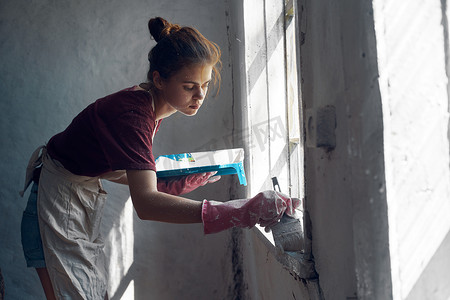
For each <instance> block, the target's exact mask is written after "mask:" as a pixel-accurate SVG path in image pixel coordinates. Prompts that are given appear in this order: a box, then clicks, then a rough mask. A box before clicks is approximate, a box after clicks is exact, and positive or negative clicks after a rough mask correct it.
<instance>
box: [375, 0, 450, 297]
mask: <svg viewBox="0 0 450 300" xmlns="http://www.w3.org/2000/svg"><path fill="white" fill-rule="evenodd" d="M445 2H446V1H439V0H433V1H425V2H424V1H408V2H404V3H403V2H398V1H384V0H377V1H374V8H375V24H376V29H377V30H376V37H377V48H378V58H379V59H378V61H379V69H380V86H381V91H382V99H383V121H384V124H385V127H384V138H385V146H384V149H385V156H386V178H387V179H388V180H387V182H388V185H387V195H388V206H389V225H390V226H389V234H390V239H389V240H390V250H391V263H392V280H393V291H394V298H395V299H424V298H423V297H424V296H425V297H426V298H427V299H448V297H449V296H450V289H449V288H448V282H449V278H450V271H449V270H450V268H449V266H450V265H449V260H448V258H446V256H442V255H439V253H440V252H441V251H442V250H441V251H439V248H440V247H441V248H443V249H445V248H446V247H447V248H448V245H450V241H449V238H448V234H449V232H450V218H449V215H450V200H449V199H450V170H449V143H448V124H449V115H448V111H449V108H448V101H449V98H448V92H447V88H448V78H447V75H446V57H445V55H446V53H445V52H444V50H445V45H444V33H445V34H447V35H448V32H444V28H443V16H444V15H446V13H447V12H446V11H443V8H442V7H441V3H445ZM444 9H445V8H444ZM447 55H448V53H447ZM446 237H447V238H446ZM433 265H434V266H433ZM430 266H431V270H433V271H431V270H428V271H427V269H429V268H430ZM425 291H427V292H425Z"/></svg>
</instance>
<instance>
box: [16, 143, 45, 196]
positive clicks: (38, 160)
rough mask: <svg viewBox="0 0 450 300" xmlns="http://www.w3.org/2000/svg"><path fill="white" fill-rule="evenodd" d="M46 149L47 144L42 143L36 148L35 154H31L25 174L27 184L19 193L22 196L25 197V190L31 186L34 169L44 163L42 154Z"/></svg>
mask: <svg viewBox="0 0 450 300" xmlns="http://www.w3.org/2000/svg"><path fill="white" fill-rule="evenodd" d="M41 151H42V153H41ZM44 151H46V147H45V145H41V146H39V147H38V148H37V149H36V150H34V152H33V154H31V157H30V160H29V161H28V166H27V170H26V174H25V184H24V186H23V190H22V191H20V192H19V195H20V196H21V197H23V195H24V194H25V191H26V190H27V188H28V186H30V183H31V181H32V180H33V172H34V170H35V169H36V168H38V167H39V166H40V165H42V155H43V153H44Z"/></svg>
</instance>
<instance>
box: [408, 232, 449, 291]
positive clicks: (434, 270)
mask: <svg viewBox="0 0 450 300" xmlns="http://www.w3.org/2000/svg"><path fill="white" fill-rule="evenodd" d="M449 253H450V231H449V232H447V235H446V237H445V238H444V240H443V241H442V243H441V245H440V246H439V248H438V249H437V251H436V252H435V253H434V255H433V257H432V258H431V260H430V262H429V263H428V264H427V266H426V267H425V269H424V271H423V272H422V274H421V275H420V277H419V278H418V280H417V281H416V283H415V284H414V287H413V288H412V289H411V291H410V292H409V295H408V296H407V297H406V299H407V300H422V299H450V285H449V284H448V282H449V278H448V275H447V274H448V270H450V256H449Z"/></svg>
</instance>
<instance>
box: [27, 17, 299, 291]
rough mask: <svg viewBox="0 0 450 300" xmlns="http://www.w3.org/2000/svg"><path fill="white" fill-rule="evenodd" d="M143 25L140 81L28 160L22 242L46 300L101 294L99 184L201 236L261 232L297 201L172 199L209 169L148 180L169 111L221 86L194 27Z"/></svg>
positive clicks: (192, 104) (201, 181) (208, 177)
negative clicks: (148, 38) (144, 61)
mask: <svg viewBox="0 0 450 300" xmlns="http://www.w3.org/2000/svg"><path fill="white" fill-rule="evenodd" d="M148 27H149V31H150V34H151V35H152V36H153V38H154V39H155V40H156V42H157V45H156V46H155V47H153V48H152V50H151V51H150V53H149V55H148V58H149V62H150V70H149V72H148V76H147V79H148V82H146V83H144V84H140V85H139V86H134V87H132V88H128V89H125V90H122V91H120V92H117V93H115V94H112V95H109V96H106V97H104V98H101V99H99V100H97V101H96V102H94V103H92V104H91V105H89V106H88V107H87V108H86V109H84V110H83V111H82V112H81V113H80V114H79V115H78V116H77V117H75V119H74V120H73V121H72V123H71V124H70V125H69V126H68V127H67V129H66V130H64V131H63V132H61V133H59V134H57V135H55V136H54V137H52V138H51V139H50V141H49V142H48V144H47V146H45V147H41V148H39V149H37V150H36V151H35V153H34V154H33V155H32V158H31V159H30V164H29V167H28V168H27V178H28V179H27V180H26V187H27V186H28V184H29V182H30V181H31V177H32V175H33V173H34V184H33V187H32V192H31V194H30V198H29V202H28V204H27V209H26V210H25V212H24V216H23V221H22V243H23V246H24V252H25V256H26V258H27V264H28V266H29V267H35V268H36V270H37V272H38V275H39V278H40V280H41V283H42V285H43V288H44V291H45V294H46V296H47V298H48V299H55V298H56V299H102V298H105V299H106V298H107V291H106V288H107V273H106V269H105V263H104V254H103V241H102V238H101V236H100V231H99V229H100V219H101V215H102V208H103V205H104V203H105V200H106V192H105V191H104V190H103V188H102V186H101V181H100V179H107V180H111V181H114V182H118V183H123V184H127V185H128V186H129V189H130V194H131V199H132V202H133V206H134V208H135V210H136V212H137V214H138V216H139V218H141V219H144V220H155V221H162V222H171V223H200V222H202V223H203V226H204V232H205V233H215V232H219V231H222V230H225V229H228V228H230V227H233V226H239V227H252V226H254V225H255V224H256V223H260V224H261V225H262V226H270V225H271V224H274V223H276V222H277V221H278V220H279V218H280V217H281V216H282V214H283V213H284V212H286V213H287V214H289V215H293V214H294V209H295V208H296V207H297V206H298V205H299V201H298V199H290V198H289V197H287V196H285V195H282V194H280V193H276V192H273V191H266V192H263V193H259V194H258V195H256V196H255V197H253V198H251V199H241V200H233V201H229V202H226V203H221V202H215V201H207V200H204V201H203V202H202V201H195V200H190V199H187V198H182V197H179V196H178V195H181V194H184V193H187V192H190V191H192V190H194V189H196V188H197V187H199V186H202V185H205V184H207V183H208V182H214V181H217V180H218V179H219V177H218V176H216V177H215V176H214V173H205V174H193V175H189V176H185V177H180V178H172V179H170V180H166V181H163V180H159V179H157V177H156V168H155V161H154V157H153V154H152V143H153V137H154V135H155V133H156V132H157V130H158V128H159V125H160V122H161V120H162V119H164V118H167V117H169V116H170V115H172V114H174V113H175V112H177V111H178V112H181V113H183V114H185V115H188V116H193V115H195V114H196V113H197V111H198V110H199V108H200V107H201V105H202V103H203V101H204V99H205V96H206V94H207V91H208V87H209V84H210V83H211V82H212V81H213V82H214V83H215V82H216V81H220V76H219V73H218V67H219V66H220V49H219V47H218V46H217V45H216V44H214V43H212V42H210V41H208V40H207V39H206V38H204V37H203V36H202V35H201V34H200V33H199V32H198V31H197V30H196V29H194V28H191V27H180V26H179V25H174V24H171V23H169V22H167V21H166V20H164V19H162V18H154V19H151V20H150V21H149V23H148ZM36 198H37V200H36ZM36 202H37V203H36ZM36 213H37V215H38V224H37V223H35V224H34V227H33V224H31V223H32V217H33V216H35V215H36ZM33 230H34V232H35V235H34V236H30V234H31V233H32V232H33Z"/></svg>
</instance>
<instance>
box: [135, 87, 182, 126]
mask: <svg viewBox="0 0 450 300" xmlns="http://www.w3.org/2000/svg"><path fill="white" fill-rule="evenodd" d="M139 87H140V88H141V89H143V90H146V91H147V92H149V93H150V95H151V97H152V101H153V108H154V110H155V115H156V120H155V121H158V120H161V119H164V118H167V117H169V116H171V115H173V114H174V113H175V112H176V109H174V108H173V107H172V106H170V105H169V104H168V103H167V102H166V101H165V100H164V96H163V95H161V93H160V92H158V91H157V90H156V89H154V88H153V89H152V88H151V86H150V85H149V84H148V83H141V84H139Z"/></svg>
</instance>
